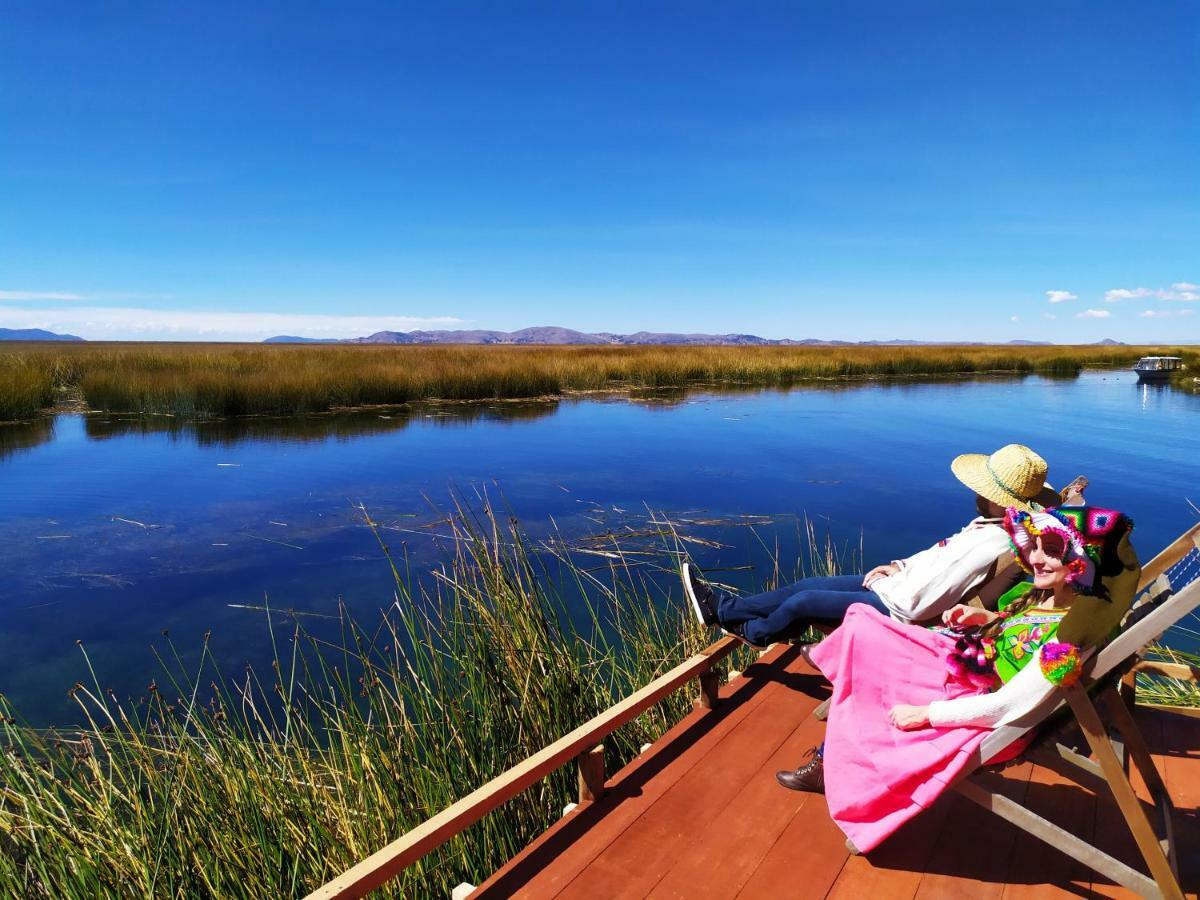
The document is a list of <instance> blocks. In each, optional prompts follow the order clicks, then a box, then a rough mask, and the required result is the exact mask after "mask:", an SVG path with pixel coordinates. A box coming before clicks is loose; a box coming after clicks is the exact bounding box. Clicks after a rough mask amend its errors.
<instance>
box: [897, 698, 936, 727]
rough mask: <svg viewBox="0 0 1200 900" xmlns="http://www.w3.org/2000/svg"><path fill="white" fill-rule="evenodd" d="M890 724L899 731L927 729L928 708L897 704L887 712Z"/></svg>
mask: <svg viewBox="0 0 1200 900" xmlns="http://www.w3.org/2000/svg"><path fill="white" fill-rule="evenodd" d="M888 718H889V719H890V720H891V722H892V724H893V725H895V726H896V727H897V728H899V729H900V730H901V731H916V730H917V729H918V728H928V727H929V707H928V706H907V705H905V704H903V703H899V704H897V705H896V706H893V707H892V708H891V710H890V711H889V712H888Z"/></svg>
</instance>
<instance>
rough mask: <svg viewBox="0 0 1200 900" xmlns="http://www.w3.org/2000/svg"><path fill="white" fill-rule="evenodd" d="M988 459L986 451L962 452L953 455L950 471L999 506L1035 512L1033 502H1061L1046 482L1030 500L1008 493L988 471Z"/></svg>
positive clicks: (1043, 506) (1056, 503) (1049, 504)
mask: <svg viewBox="0 0 1200 900" xmlns="http://www.w3.org/2000/svg"><path fill="white" fill-rule="evenodd" d="M988 459H989V457H988V455H987V454H986V453H964V454H962V455H961V456H957V457H955V458H954V462H952V463H950V471H951V472H953V473H954V477H955V478H957V479H958V480H959V481H961V482H962V483H963V484H965V485H966V486H967V487H969V488H970V489H971V490H973V491H974V492H975V493H977V494H979V495H980V496H982V497H986V498H987V499H988V500H991V501H992V502H993V503H997V504H999V505H1000V506H1004V507H1008V506H1015V507H1016V508H1017V509H1023V510H1025V511H1026V512H1035V511H1036V508H1035V507H1034V506H1033V504H1035V503H1036V504H1037V507H1040V508H1045V507H1050V506H1057V505H1058V504H1059V503H1061V502H1062V498H1061V497H1060V496H1059V494H1058V492H1057V491H1055V490H1054V489H1053V488H1052V487H1050V485H1048V484H1047V485H1044V486H1043V487H1042V489H1041V490H1040V491H1039V492H1038V495H1037V496H1036V497H1034V498H1032V500H1030V499H1027V498H1025V497H1018V496H1017V495H1016V494H1013V493H1010V492H1009V491H1007V490H1005V489H1004V488H1003V487H1001V486H1000V485H999V484H997V483H996V479H995V478H993V477H992V474H991V472H989V471H988Z"/></svg>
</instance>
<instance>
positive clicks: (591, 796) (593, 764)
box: [579, 744, 607, 803]
mask: <svg viewBox="0 0 1200 900" xmlns="http://www.w3.org/2000/svg"><path fill="white" fill-rule="evenodd" d="M606 780H607V779H606V777H605V774H604V745H603V744H597V745H596V746H595V747H593V748H592V749H591V750H589V751H588V752H587V753H582V754H580V756H579V802H580V803H595V802H596V801H597V800H599V799H600V798H601V797H603V796H604V782H605V781H606Z"/></svg>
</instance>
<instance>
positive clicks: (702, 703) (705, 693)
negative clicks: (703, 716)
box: [693, 669, 721, 709]
mask: <svg viewBox="0 0 1200 900" xmlns="http://www.w3.org/2000/svg"><path fill="white" fill-rule="evenodd" d="M697 680H698V681H699V682H700V696H699V697H697V698H696V702H695V703H694V704H693V706H694V707H695V708H696V709H716V706H717V704H718V703H719V702H720V700H721V695H720V689H721V673H720V672H718V671H716V670H715V669H709V670H708V671H707V672H701V673H700V675H699V676H698V678H697Z"/></svg>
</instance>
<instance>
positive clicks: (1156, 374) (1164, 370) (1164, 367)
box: [1133, 356, 1183, 382]
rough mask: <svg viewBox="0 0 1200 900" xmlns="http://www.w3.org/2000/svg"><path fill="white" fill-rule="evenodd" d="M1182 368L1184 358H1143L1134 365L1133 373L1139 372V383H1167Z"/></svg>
mask: <svg viewBox="0 0 1200 900" xmlns="http://www.w3.org/2000/svg"><path fill="white" fill-rule="evenodd" d="M1181 368H1183V358H1182V357H1179V356H1143V357H1142V358H1141V359H1139V360H1138V361H1137V363H1135V364H1134V367H1133V371H1135V372H1137V377H1138V381H1139V382H1144V381H1166V380H1167V379H1168V378H1170V377H1171V375H1172V374H1173V373H1174V372H1177V371H1178V370H1179V369H1181Z"/></svg>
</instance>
